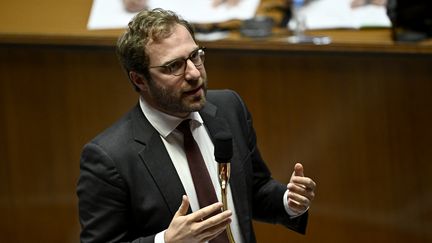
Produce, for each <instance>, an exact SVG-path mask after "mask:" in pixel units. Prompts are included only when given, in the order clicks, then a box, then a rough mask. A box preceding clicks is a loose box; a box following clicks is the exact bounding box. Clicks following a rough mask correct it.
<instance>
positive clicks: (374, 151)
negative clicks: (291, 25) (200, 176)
mask: <svg viewBox="0 0 432 243" xmlns="http://www.w3.org/2000/svg"><path fill="white" fill-rule="evenodd" d="M90 6H91V0H75V1H53V0H43V1H42V0H41V1H33V2H16V1H10V2H7V3H6V2H2V3H0V215H2V216H3V219H4V220H2V222H1V223H0V229H1V230H0V242H28V241H36V242H47V243H49V242H78V232H79V224H78V220H77V219H78V215H77V205H76V203H77V199H76V195H75V186H76V180H77V176H78V173H79V168H78V166H79V165H78V161H79V155H80V151H81V148H82V146H83V144H84V143H85V142H86V141H88V140H89V139H90V138H92V137H93V136H94V135H96V134H97V133H98V132H100V131H101V130H102V129H104V128H105V127H107V126H108V125H109V124H111V123H112V122H113V121H115V120H116V119H117V118H118V117H120V116H121V115H122V114H123V113H125V112H126V111H127V110H128V109H129V107H131V106H132V105H134V104H135V103H136V102H137V95H136V94H135V93H134V91H133V90H132V88H131V87H130V85H129V84H128V81H127V79H126V77H125V76H124V74H123V72H122V70H121V68H120V65H119V64H118V62H117V59H116V57H115V54H114V44H115V41H116V38H117V36H118V35H119V34H120V33H121V30H104V31H87V30H86V28H85V26H86V24H87V18H88V14H89V11H90ZM286 34H287V33H284V31H280V30H279V31H276V32H275V35H274V36H273V37H271V38H269V39H265V40H254V39H247V38H243V37H241V36H239V35H238V34H235V33H233V34H232V35H231V36H230V37H229V39H227V40H223V41H218V42H207V43H202V44H203V45H205V46H207V47H208V57H207V58H206V69H207V72H208V74H209V82H210V87H211V88H230V89H234V90H236V91H237V92H238V93H240V94H241V95H242V97H243V98H244V99H245V100H246V102H247V103H248V105H249V108H250V110H251V112H252V114H253V116H254V123H255V128H256V130H257V133H258V137H259V144H260V147H261V150H262V153H263V156H264V157H265V158H266V159H267V160H268V164H269V167H270V168H271V170H272V171H273V173H274V177H275V178H277V179H279V180H281V181H284V182H286V181H288V179H289V177H290V174H291V172H292V167H293V165H294V163H295V162H296V161H302V162H303V163H304V165H305V167H306V168H305V169H306V174H307V175H309V176H311V177H313V178H315V180H316V181H317V183H318V188H317V198H316V200H315V202H314V204H313V206H312V208H311V210H310V213H311V214H310V225H309V228H308V233H307V235H306V236H300V235H297V234H295V233H292V232H290V231H289V230H285V229H282V228H281V227H279V226H272V225H264V224H261V223H256V226H257V237H258V240H259V242H287V241H292V242H367V241H369V242H430V241H431V240H432V233H431V232H430V228H431V227H432V208H431V206H430V205H431V203H432V197H431V193H430V192H431V189H432V181H431V180H430V178H431V177H432V163H431V161H432V150H431V149H430V147H431V146H432V143H431V137H432V128H431V125H430V124H431V118H432V98H431V95H432V68H431V67H432V44H431V43H430V42H424V43H417V44H397V43H393V42H392V41H391V39H390V33H389V31H388V30H385V29H384V30H382V29H381V30H362V31H350V30H332V31H316V32H312V33H310V34H316V35H329V36H331V37H332V38H333V43H332V44H330V45H326V46H314V45H293V44H288V43H286V42H284V41H283V40H282V39H283V38H284V37H286Z"/></svg>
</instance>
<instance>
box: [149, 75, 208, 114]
mask: <svg viewBox="0 0 432 243" xmlns="http://www.w3.org/2000/svg"><path fill="white" fill-rule="evenodd" d="M195 82H198V83H199V81H195ZM202 89H203V91H204V92H203V93H204V94H203V95H196V94H195V95H186V94H185V93H183V91H182V90H171V89H167V88H165V87H162V86H160V85H159V84H158V83H157V82H155V81H154V80H152V79H150V80H148V93H149V96H150V98H151V99H152V103H153V104H154V105H155V106H157V107H156V108H157V109H159V110H161V111H163V112H165V113H168V114H171V115H175V116H179V115H180V114H189V113H190V112H194V111H199V110H201V108H202V107H203V106H204V104H205V102H206V93H207V79H203V81H202Z"/></svg>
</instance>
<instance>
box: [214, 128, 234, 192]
mask: <svg viewBox="0 0 432 243" xmlns="http://www.w3.org/2000/svg"><path fill="white" fill-rule="evenodd" d="M214 149H215V150H214V155H215V159H216V162H218V163H219V166H218V173H219V183H220V185H221V189H222V190H225V189H226V187H227V185H228V182H229V178H230V173H231V166H230V160H231V157H232V155H233V149H232V136H231V134H230V133H228V132H225V131H219V132H218V133H216V134H215V135H214Z"/></svg>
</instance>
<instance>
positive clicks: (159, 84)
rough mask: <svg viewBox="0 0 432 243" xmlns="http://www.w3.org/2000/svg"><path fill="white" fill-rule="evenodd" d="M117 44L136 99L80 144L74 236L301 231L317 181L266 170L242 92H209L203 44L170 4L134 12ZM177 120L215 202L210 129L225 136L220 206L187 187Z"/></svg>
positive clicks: (240, 235) (191, 236)
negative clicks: (258, 228) (228, 155)
mask: <svg viewBox="0 0 432 243" xmlns="http://www.w3.org/2000/svg"><path fill="white" fill-rule="evenodd" d="M117 51H118V55H119V58H120V61H121V63H122V65H123V67H124V69H125V70H126V72H127V74H128V76H129V79H130V81H131V82H132V84H133V85H134V87H135V89H136V90H137V92H138V93H139V94H140V99H139V104H138V105H137V106H136V107H134V108H133V109H132V110H131V111H130V112H129V113H128V114H126V115H125V116H124V117H123V118H122V119H120V120H119V121H118V122H117V123H116V124H114V125H113V126H112V127H111V128H109V129H107V130H106V131H104V132H103V133H101V134H100V135H99V136H97V137H96V138H95V139H93V140H92V141H91V142H90V143H88V144H87V145H85V147H84V149H83V152H82V157H81V166H80V178H79V181H78V187H77V193H78V197H79V213H80V223H81V226H82V231H81V241H82V242H119V241H121V242H124V241H134V242H167V243H169V242H205V241H210V240H216V239H217V238H219V237H223V235H225V236H226V235H228V236H229V235H231V232H232V237H233V238H234V240H235V242H240V243H241V242H245V243H246V242H255V241H256V240H255V235H254V230H253V226H252V219H257V220H261V221H265V222H271V223H280V224H283V225H285V226H286V227H288V228H290V229H293V230H295V231H298V232H300V233H304V232H305V229H306V224H307V216H308V213H307V210H308V208H309V206H310V203H311V201H312V200H313V198H314V189H315V182H314V181H313V180H311V179H310V178H307V177H304V174H303V166H302V165H301V164H296V165H295V168H294V172H293V174H292V177H291V180H290V183H289V184H288V185H284V184H281V183H279V182H277V181H275V180H274V179H273V178H271V175H270V172H269V170H268V168H267V166H266V165H265V163H264V161H263V160H262V158H261V156H260V153H259V150H258V148H257V144H256V137H255V132H254V129H253V127H252V120H251V117H250V114H249V111H248V110H247V108H246V106H245V105H244V103H243V102H242V100H241V99H240V97H239V96H238V95H237V94H236V93H234V92H233V91H228V90H225V91H208V92H207V75H206V71H205V68H204V56H205V51H204V49H203V48H201V47H199V46H198V45H197V43H196V41H195V39H194V33H193V30H192V27H191V26H190V25H189V23H187V22H186V21H184V20H182V19H179V17H178V16H176V15H175V14H174V13H173V12H170V11H165V10H162V9H155V10H152V11H142V12H140V13H138V14H137V15H136V16H135V18H134V19H133V20H132V21H131V22H130V23H129V27H128V29H127V31H126V32H125V33H124V34H123V35H122V36H121V37H120V38H119V41H118V44H117ZM184 120H186V121H187V124H188V125H187V126H188V128H187V130H191V131H192V133H193V139H194V140H195V141H196V142H197V144H198V146H199V150H200V151H201V154H202V157H203V160H204V162H203V163H205V167H206V173H207V172H208V174H209V177H210V178H209V180H211V182H212V183H213V186H212V188H211V190H208V195H209V196H210V194H211V191H213V189H214V190H215V192H213V193H216V195H219V198H218V199H216V200H219V201H220V195H221V194H220V193H221V189H220V187H219V186H218V174H217V173H218V172H217V165H216V162H215V157H214V154H213V152H214V144H213V140H212V139H213V138H214V137H213V136H214V131H215V130H218V129H224V131H225V132H229V133H230V134H231V135H232V148H233V156H232V160H231V180H230V184H229V187H228V190H227V191H228V194H227V198H228V200H227V203H228V210H226V211H223V212H221V207H222V204H221V203H220V202H215V203H211V204H210V205H208V206H201V202H200V195H199V194H200V193H198V190H197V189H198V188H200V186H201V185H196V184H195V185H194V182H195V181H194V180H195V178H192V176H191V173H192V169H191V168H192V167H190V166H189V165H188V162H189V161H188V160H189V157H188V152H187V149H186V147H185V150H184V149H183V137H184V140H185V144H186V133H183V134H184V135H183V134H182V133H181V132H179V131H180V129H179V128H177V127H178V125H179V124H183V123H184V122H183V121H184ZM221 124H225V125H224V126H221ZM189 126H190V127H189ZM185 146H186V145H185ZM185 151H186V152H185ZM228 225H229V226H230V227H229V228H227V226H228ZM226 229H231V230H230V233H228V230H226Z"/></svg>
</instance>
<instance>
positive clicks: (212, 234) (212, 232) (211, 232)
mask: <svg viewBox="0 0 432 243" xmlns="http://www.w3.org/2000/svg"><path fill="white" fill-rule="evenodd" d="M229 223H231V220H229V221H227V222H224V224H220V225H218V226H215V227H213V228H212V229H210V230H209V231H208V232H209V233H208V234H207V235H206V236H204V237H203V238H202V241H204V242H208V241H210V240H212V239H214V238H216V237H217V236H218V235H220V234H226V233H225V232H224V231H225V230H226V227H227V225H228V224H229Z"/></svg>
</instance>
